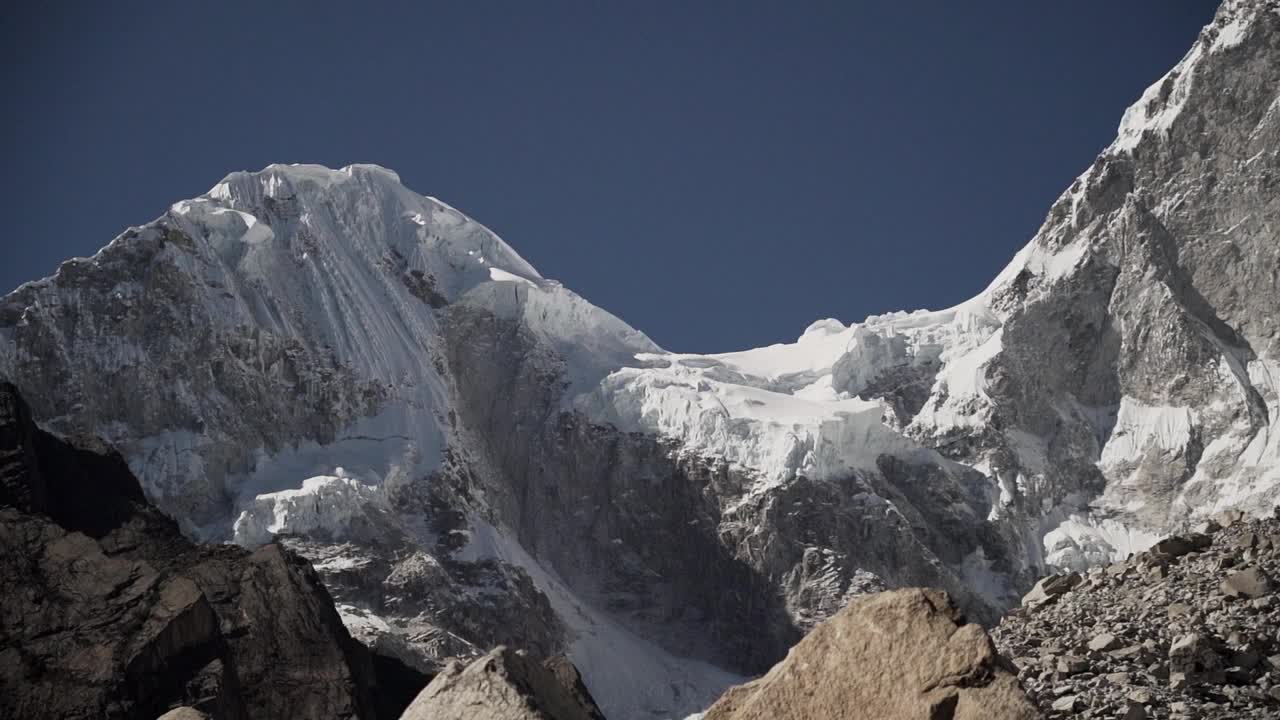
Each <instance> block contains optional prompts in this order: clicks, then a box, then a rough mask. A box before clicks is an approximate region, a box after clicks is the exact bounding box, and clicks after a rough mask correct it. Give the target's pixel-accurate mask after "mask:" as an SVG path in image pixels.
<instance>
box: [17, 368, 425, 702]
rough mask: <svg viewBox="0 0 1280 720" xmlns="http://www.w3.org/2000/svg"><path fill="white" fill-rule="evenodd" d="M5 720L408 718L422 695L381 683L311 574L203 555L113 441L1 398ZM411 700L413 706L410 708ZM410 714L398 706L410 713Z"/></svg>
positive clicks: (394, 677) (271, 556) (236, 556)
mask: <svg viewBox="0 0 1280 720" xmlns="http://www.w3.org/2000/svg"><path fill="white" fill-rule="evenodd" d="M0 558H3V560H0V564H3V572H4V576H5V578H6V582H7V586H6V589H5V591H4V594H3V599H2V601H0V647H3V648H4V650H3V652H0V714H3V715H4V716H5V717H22V718H86V719H87V718H117V717H118V718H126V717H128V718H133V717H156V716H159V715H160V714H161V713H163V712H164V711H165V710H167V709H169V708H170V707H172V706H176V705H186V706H195V707H198V708H200V709H201V710H204V711H207V712H209V713H211V714H213V715H215V716H216V717H219V718H232V719H234V718H249V717H281V718H283V717H299V718H317V719H318V718H336V717H356V716H357V715H358V716H360V717H367V718H377V717H388V718H394V717H398V716H399V713H400V711H401V710H402V709H403V708H404V707H405V705H407V704H408V701H409V700H410V699H412V697H413V694H414V693H416V691H417V689H418V687H420V686H421V684H423V683H425V681H426V678H425V677H422V676H418V678H419V684H418V686H417V687H413V688H411V689H409V690H408V691H407V692H404V691H402V692H400V693H399V694H398V695H396V694H395V693H394V692H392V693H389V694H390V695H391V696H392V697H387V698H384V697H380V696H381V695H383V694H384V693H385V692H386V691H385V690H384V689H383V688H382V687H380V686H379V679H381V680H383V681H384V682H385V684H387V685H389V686H393V685H394V684H395V682H397V681H401V680H402V679H404V678H410V677H413V676H414V675H415V673H413V672H412V671H410V670H409V669H408V668H405V667H403V666H401V665H392V666H388V665H386V664H385V659H380V662H383V663H384V664H383V665H381V666H380V669H381V670H382V672H381V674H377V673H375V671H374V665H373V662H372V660H371V657H370V653H369V652H368V651H367V650H365V649H364V648H363V647H362V646H360V645H359V644H358V643H356V642H355V641H354V640H352V639H351V637H350V635H348V634H347V632H346V630H345V629H344V628H343V626H342V622H341V620H340V619H339V617H338V614H337V613H336V612H335V611H334V609H333V604H332V601H331V600H330V599H329V596H328V594H327V593H326V592H325V590H324V588H323V587H322V586H321V584H320V581H319V578H318V577H317V576H316V574H315V572H314V571H313V570H312V569H311V567H310V565H309V564H307V563H306V561H304V560H302V559H300V558H298V557H297V556H295V555H293V554H291V553H289V552H287V551H284V550H283V549H281V548H280V547H279V546H277V545H268V546H264V547H262V548H260V549H258V550H256V551H254V552H249V551H247V550H244V549H241V548H237V547H232V546H222V547H200V546H197V545H194V544H192V543H191V542H190V541H188V540H186V539H185V538H183V537H182V535H181V534H180V533H179V532H178V527H177V525H176V524H175V523H174V522H172V521H171V520H169V519H168V518H166V517H164V516H163V515H162V514H161V513H160V512H158V511H157V510H156V509H155V508H154V507H152V506H150V505H148V504H147V502H146V500H145V499H144V498H143V495H142V489H141V487H140V486H139V485H138V482H137V480H136V479H134V477H133V475H132V474H131V473H130V471H129V468H128V465H127V464H126V463H125V462H124V460H123V458H121V457H120V456H119V455H118V454H116V453H115V452H114V451H112V450H110V449H109V448H107V447H106V446H104V445H103V444H102V443H101V442H100V441H88V440H74V441H70V442H69V441H65V440H62V439H60V438H57V437H54V436H52V435H49V434H48V433H45V432H43V431H41V430H40V429H39V428H37V427H36V426H35V425H34V423H32V421H31V418H30V414H29V412H28V411H27V407H26V405H25V403H24V402H23V400H22V398H21V397H20V396H19V395H18V393H17V392H16V390H15V389H14V388H13V387H12V386H10V385H0ZM406 696H407V697H406ZM397 700H398V702H399V704H398V705H397V704H396V703H397Z"/></svg>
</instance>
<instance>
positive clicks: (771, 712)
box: [705, 589, 1037, 720]
mask: <svg viewBox="0 0 1280 720" xmlns="http://www.w3.org/2000/svg"><path fill="white" fill-rule="evenodd" d="M1036 716H1037V715H1036V712H1035V710H1034V708H1033V707H1032V706H1031V704H1030V703H1029V702H1028V700H1027V698H1026V696H1025V695H1024V694H1023V692H1022V689H1021V688H1020V687H1019V685H1018V681H1017V678H1016V677H1014V675H1013V674H1012V673H1011V672H1010V671H1009V669H1007V667H1006V665H1005V664H1004V663H1003V662H1002V661H1001V659H1000V657H999V656H998V655H997V654H996V650H995V647H994V646H993V645H992V643H991V639H990V638H989V637H987V633H986V631H984V630H983V629H982V628H981V627H979V626H978V625H973V624H966V623H965V620H964V618H963V616H962V615H961V614H960V611H959V610H957V609H956V607H955V606H954V605H953V604H952V603H951V599H950V598H949V597H948V596H947V594H946V593H944V592H942V591H940V590H922V589H907V590H894V591H890V592H883V593H878V594H875V595H868V596H866V597H863V598H860V599H858V600H855V601H853V602H852V603H850V604H849V605H848V606H846V607H845V608H844V609H843V610H841V611H840V612H839V613H837V614H836V615H835V616H833V617H832V618H831V619H830V620H828V621H827V622H825V623H823V624H822V625H819V626H818V627H817V628H816V629H814V630H813V632H811V633H809V635H808V636H806V637H805V638H804V639H803V640H801V641H800V643H799V644H797V645H796V646H795V647H794V648H792V649H791V652H790V653H788V654H787V657H786V659H785V660H783V661H782V662H780V663H778V664H777V665H775V666H774V668H773V669H772V670H770V671H769V673H768V674H766V675H765V676H764V677H762V678H760V679H758V680H755V681H752V682H749V683H747V684H745V685H739V686H737V687H734V688H731V689H730V690H729V691H727V692H726V693H725V694H724V695H723V696H722V697H721V698H720V699H719V700H718V701H717V702H716V703H715V705H713V706H712V707H711V709H710V710H708V711H707V712H706V715H705V720H817V719H820V718H842V719H843V718H848V719H849V720H858V719H859V718H867V720H872V719H875V720H915V719H917V718H918V719H919V720H953V719H954V720H962V719H966V718H973V719H975V720H976V719H977V718H983V719H984V720H1002V719H1005V718H1008V719H1010V720H1014V719H1022V718H1034V717H1036Z"/></svg>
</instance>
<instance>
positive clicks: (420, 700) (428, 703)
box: [401, 646, 604, 720]
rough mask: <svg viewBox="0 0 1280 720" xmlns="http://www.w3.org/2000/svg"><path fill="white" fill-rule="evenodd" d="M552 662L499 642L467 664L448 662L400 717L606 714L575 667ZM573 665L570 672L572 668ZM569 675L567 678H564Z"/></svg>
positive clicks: (451, 719) (588, 719) (592, 719)
mask: <svg viewBox="0 0 1280 720" xmlns="http://www.w3.org/2000/svg"><path fill="white" fill-rule="evenodd" d="M564 663H565V661H563V660H558V661H556V664H555V666H554V667H553V668H547V667H545V666H544V665H543V664H541V663H539V662H537V661H535V660H533V659H531V658H530V657H528V656H527V655H524V654H523V653H519V652H516V651H514V650H511V649H509V648H507V647H505V646H500V647H498V648H496V649H494V650H492V651H490V652H489V653H487V654H486V655H484V656H483V657H480V658H479V659H477V660H474V661H472V662H471V663H470V664H469V665H463V664H462V663H459V662H452V663H450V664H449V665H448V666H447V667H445V669H444V670H443V671H442V672H441V673H440V674H439V675H437V676H436V677H435V679H434V680H432V681H431V684H430V685H428V686H427V687H426V688H424V689H423V690H422V692H421V693H420V694H419V695H418V697H417V698H416V699H415V700H414V701H413V703H412V704H411V705H410V706H409V707H408V709H406V710H405V712H404V715H402V716H401V718H402V720H473V719H474V718H481V717H483V718H486V719H487V720H604V716H603V715H602V714H601V713H600V709H599V708H598V707H596V704H595V701H594V700H593V699H592V698H591V695H590V694H589V693H588V692H587V691H586V689H585V688H584V687H583V686H582V683H581V678H579V677H578V674H577V670H576V669H573V668H572V665H571V664H569V665H568V669H566V666H565V664H564ZM570 671H571V672H570ZM566 680H567V681H568V683H567V684H566V682H565V681H566Z"/></svg>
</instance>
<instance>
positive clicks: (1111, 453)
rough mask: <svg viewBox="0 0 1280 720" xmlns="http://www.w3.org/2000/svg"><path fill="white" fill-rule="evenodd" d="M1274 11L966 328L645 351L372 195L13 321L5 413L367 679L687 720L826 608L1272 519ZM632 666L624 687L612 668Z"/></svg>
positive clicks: (84, 277) (273, 213)
mask: <svg viewBox="0 0 1280 720" xmlns="http://www.w3.org/2000/svg"><path fill="white" fill-rule="evenodd" d="M1278 38H1280V12H1277V3H1275V2H1272V1H1270V0H1268V1H1267V2H1262V1H1256V0H1255V1H1254V2H1239V1H1236V0H1232V1H1230V2H1228V3H1226V4H1224V6H1223V8H1222V10H1221V11H1220V12H1219V14H1218V17H1217V18H1216V19H1215V21H1214V23H1213V24H1212V25H1211V26H1209V27H1207V28H1206V29H1205V31H1204V32H1203V33H1202V34H1201V37H1200V38H1199V39H1198V40H1197V42H1196V44H1195V46H1194V47H1193V48H1192V50H1191V51H1190V52H1189V53H1188V55H1187V57H1186V58H1185V59H1184V60H1183V61H1182V62H1181V63H1179V65H1178V66H1177V67H1176V68H1174V69H1173V70H1172V71H1171V72H1170V74H1169V75H1168V76H1166V77H1165V78H1163V79H1161V80H1160V81H1158V82H1157V83H1156V84H1155V85H1153V86H1152V89H1149V90H1148V91H1147V92H1146V93H1144V94H1143V95H1142V98H1141V99H1140V100H1139V101H1138V103H1137V104H1136V105H1135V106H1134V107H1133V108H1130V109H1129V111H1128V112H1127V113H1125V115H1124V120H1123V122H1122V125H1121V128H1120V131H1119V134H1118V138H1117V140H1116V142H1115V143H1114V144H1113V145H1112V146H1110V147H1109V148H1107V149H1106V150H1105V151H1104V152H1103V153H1102V154H1101V156H1100V157H1099V158H1098V159H1097V160H1096V161H1095V162H1094V164H1093V165H1092V166H1091V167H1090V168H1089V169H1088V170H1087V171H1086V172H1085V173H1084V174H1082V175H1081V176H1080V177H1079V178H1078V179H1077V180H1076V181H1075V182H1074V183H1073V184H1072V185H1071V187H1070V188H1069V189H1068V191H1067V192H1066V193H1064V194H1063V196H1062V197H1061V198H1060V199H1059V200H1058V201H1057V202H1056V203H1055V204H1054V206H1053V207H1052V208H1051V210H1050V212H1049V215H1048V217H1047V219H1046V221H1045V224H1044V225H1043V227H1042V228H1041V229H1040V231H1039V232H1038V233H1037V235H1036V236H1035V237H1034V238H1033V239H1032V240H1031V242H1030V243H1029V244H1028V245H1027V246H1026V247H1025V248H1024V249H1023V250H1022V251H1021V252H1020V253H1018V255H1017V256H1016V257H1015V258H1014V259H1013V261H1012V262H1011V263H1010V265H1009V266H1008V267H1007V268H1006V269H1005V270H1004V271H1003V272H1002V273H1000V274H999V276H998V277H997V278H996V279H995V280H994V281H993V282H992V283H991V284H990V285H989V286H988V287H987V288H986V289H985V290H984V291H983V292H982V293H980V294H979V295H978V296H977V297H975V298H973V299H971V300H969V301H967V302H964V303H961V304H960V305H958V306H956V307H954V308H950V309H946V310H940V311H917V312H911V313H892V314H888V315H882V316H877V317H871V318H867V319H866V320H864V321H862V322H859V323H853V324H850V325H845V324H844V323H842V322H840V321H837V320H821V321H818V322H816V323H814V324H813V325H811V326H810V327H809V328H808V329H806V330H805V331H804V332H803V333H802V334H801V335H800V337H799V338H798V339H797V341H796V342H794V343H788V344H781V345H774V346H771V347H767V348H758V349H751V350H745V351H741V352H730V353H723V354H716V355H691V354H682V353H674V352H668V351H666V350H664V349H662V348H659V347H657V346H656V345H655V344H654V343H653V342H651V341H650V340H649V339H648V338H646V337H645V336H644V335H643V334H642V333H639V332H637V331H636V330H634V329H632V328H630V327H629V326H627V325H626V323H625V322H623V321H622V320H620V319H618V318H616V317H614V316H612V315H610V314H609V313H607V312H605V311H604V310H601V309H600V308H597V307H595V306H593V305H591V304H590V303H589V302H588V301H587V300H585V299H583V298H581V297H579V296H577V295H576V294H574V293H573V292H572V291H571V290H569V289H567V288H565V287H563V286H561V285H560V284H559V283H558V282H556V281H554V280H549V279H546V278H543V277H542V276H541V275H539V274H538V272H537V271H536V270H535V269H534V268H533V267H531V266H530V265H529V264H528V263H527V262H525V261H524V260H523V259H522V258H520V256H519V255H518V254H517V253H516V252H515V251H514V250H512V249H511V247H509V246H508V245H507V244H505V243H504V242H503V241H502V240H501V239H499V238H498V237H497V236H495V235H494V234H493V233H492V232H490V231H489V230H487V229H485V228H484V227H483V226H481V225H479V224H478V223H476V222H475V221H473V220H471V219H470V218H467V217H466V216H465V215H463V214H462V213H461V212H459V211H457V210H456V209H454V208H451V207H449V206H447V205H445V204H443V203H441V202H439V201H437V200H434V199H432V198H427V197H422V196H420V195H417V194H416V193H414V192H412V191H410V190H408V189H406V188H405V187H404V186H403V185H402V184H401V183H400V182H399V178H398V177H396V176H395V174H394V173H392V172H391V171H388V170H385V169H383V168H379V167H376V166H367V165H357V166H351V167H348V168H343V169H340V170H330V169H327V168H321V167H317V166H297V165H289V166H284V165H273V166H269V167H267V168H265V169H263V170H261V171H259V172H255V173H235V174H233V175H231V176H228V177H227V178H226V179H225V180H223V181H222V182H220V183H218V184H217V185H216V186H214V188H213V189H212V190H211V191H210V192H209V193H207V194H205V195H203V196H201V197H199V198H194V199H191V200H185V201H182V202H178V203H176V204H175V205H173V206H172V207H171V208H170V209H169V211H168V212H166V213H165V215H163V216H162V217H161V218H159V219H157V220H156V221H154V222H152V223H149V224H147V225H145V226H142V227H138V228H132V229H130V230H129V231H127V232H126V233H124V234H123V235H121V236H120V237H119V238H117V239H116V240H115V241H113V242H112V243H111V244H110V245H108V246H107V247H106V248H104V249H103V250H102V251H101V252H100V253H99V254H98V255H96V256H95V257H93V258H90V259H77V260H72V261H69V262H67V263H65V264H64V265H63V266H61V267H60V268H59V270H58V272H57V273H56V274H55V275H54V276H53V277H51V278H48V279H45V280H41V281H37V282H34V283H29V284H27V285H24V286H22V287H21V288H18V289H17V290H16V291H14V292H13V293H11V294H10V295H8V296H7V297H5V298H4V299H3V300H2V301H0V375H3V376H5V377H8V378H11V379H12V380H13V381H14V382H15V383H16V384H18V385H19V387H20V388H21V389H22V390H23V392H24V394H25V395H26V396H27V397H28V398H30V400H31V401H32V404H33V407H34V411H35V413H36V414H37V416H38V417H39V418H40V420H41V421H42V422H44V423H45V424H46V425H47V426H50V427H52V428H53V429H55V430H59V431H63V432H77V431H89V432H95V433H98V434H100V435H103V436H105V437H106V438H108V439H109V440H111V441H112V442H114V443H116V444H117V445H118V446H119V447H120V448H121V449H122V451H123V452H124V453H125V454H126V456H127V458H128V459H129V461H130V464H131V465H132V467H133V469H134V470H135V472H136V473H137V474H138V476H139V477H140V478H141V479H142V480H143V482H144V483H145V485H146V489H147V492H148V493H149V495H150V496H151V497H152V498H153V499H154V500H155V501H156V502H157V504H159V505H160V506H161V507H162V508H163V509H165V510H166V511H167V512H169V513H171V514H173V515H174V516H175V517H177V518H178V519H179V520H180V521H181V522H182V524H183V526H184V528H185V529H186V530H187V531H189V532H191V533H193V534H196V535H198V536H200V537H203V538H206V539H211V540H213V539H234V540H235V541H237V542H241V543H245V544H256V543H259V542H262V541H264V540H266V539H267V538H269V537H272V536H277V537H280V536H287V537H288V538H289V541H290V542H291V543H293V544H294V546H295V547H296V548H297V549H299V550H300V551H302V552H304V553H306V554H308V555H309V556H310V557H312V558H313V560H314V561H315V562H316V564H317V568H318V569H319V570H320V572H321V573H322V574H323V575H324V577H325V579H326V582H327V583H328V585H329V587H330V589H331V591H332V592H333V593H334V595H335V597H336V598H337V599H338V600H339V601H340V602H341V603H342V604H343V607H344V612H345V614H346V617H348V618H350V619H351V620H350V621H351V622H352V623H353V624H358V625H359V626H360V633H361V636H362V637H364V638H365V639H366V640H369V641H371V642H379V643H382V642H387V643H390V644H392V645H394V646H395V647H396V648H397V652H401V651H402V652H404V653H406V654H408V655H413V656H414V657H416V658H417V660H418V661H421V662H423V663H429V662H431V661H434V660H438V659H439V658H441V657H444V656H447V655H453V654H467V653H473V652H476V651H477V650H478V649H483V648H485V647H486V646H488V645H492V644H495V643H498V642H510V643H517V644H521V645H524V646H527V647H531V648H534V649H536V650H538V651H542V652H555V651H562V650H563V651H568V652H569V653H570V654H571V655H572V656H573V657H574V658H575V659H577V660H579V664H580V665H582V666H583V667H582V669H583V672H584V675H585V677H586V678H587V682H588V684H589V685H590V686H591V688H592V690H593V691H594V692H595V693H596V696H597V698H598V699H599V700H600V701H601V704H602V706H603V707H604V708H605V709H606V711H607V712H608V714H609V717H611V718H627V717H654V716H658V717H663V716H677V715H680V714H682V713H685V712H688V711H691V710H695V709H697V708H699V707H700V706H701V705H702V704H703V702H704V700H705V699H706V698H709V697H713V696H714V694H715V693H716V692H718V690H719V689H720V688H721V687H722V686H723V685H725V684H728V683H730V682H733V681H734V680H735V678H737V677H739V676H741V675H747V674H751V673H753V672H758V671H759V670H761V669H764V668H767V667H769V666H770V665H772V664H773V663H774V662H775V661H776V660H777V659H778V658H779V657H780V656H781V654H782V653H784V652H785V650H786V648H787V647H788V646H789V645H790V644H791V643H792V642H794V640H795V639H796V638H797V637H798V635H799V633H801V632H803V631H805V630H806V629H808V628H809V627H811V626H812V624H813V623H815V622H817V621H819V620H821V619H822V618H824V617H826V616H828V615H830V614H831V613H832V612H834V611H835V610H836V609H838V608H839V607H840V605H841V604H842V603H844V602H845V601H846V600H847V599H848V598H849V597H851V596H852V595H855V594H857V593H859V592H864V591H866V590H868V589H873V588H877V587H882V586H883V585H885V584H888V585H906V584H929V585H939V586H942V587H945V588H946V589H948V590H949V591H951V592H952V593H954V594H955V595H956V597H958V598H959V599H960V601H961V602H962V603H964V604H966V605H967V606H968V607H969V608H970V609H971V610H973V611H974V612H976V613H977V614H978V615H979V616H980V617H983V616H985V617H988V618H990V617H993V615H994V613H995V612H996V611H998V610H999V609H1001V608H1003V607H1004V606H1006V605H1007V604H1008V603H1010V602H1011V601H1012V600H1014V599H1016V597H1017V595H1018V591H1019V590H1020V589H1022V587H1023V586H1024V585H1025V584H1026V582H1027V581H1028V579H1029V578H1031V577H1033V576H1035V575H1036V574H1038V573H1040V572H1041V571H1042V570H1043V568H1044V566H1045V565H1046V564H1054V565H1066V566H1070V565H1078V564H1083V563H1088V562H1101V561H1104V560H1107V559H1109V558H1112V557H1115V556H1117V555H1124V554H1127V553H1129V552H1132V551H1135V550H1140V549H1142V548H1143V547H1145V545H1147V544H1149V543H1150V542H1151V540H1152V539H1153V538H1154V537H1156V536H1158V535H1159V534H1161V533H1163V532H1166V531H1168V530H1169V529H1171V528H1175V527H1178V526H1180V525H1183V524H1186V523H1188V522H1190V521H1191V520H1192V519H1194V518H1195V517H1197V516H1199V515H1201V514H1204V513H1208V512H1212V511H1214V510H1217V509H1220V508H1223V507H1240V508H1244V509H1247V510H1251V511H1269V510H1270V508H1272V507H1273V506H1275V504H1276V502H1277V497H1278V495H1280V474H1278V473H1280V428H1277V418H1278V417H1280V399H1278V397H1280V396H1278V393H1277V385H1276V382H1277V378H1280V289H1278V288H1280V244H1278V243H1276V242H1275V238H1276V228H1277V221H1278V219H1280V205H1278V203H1280V200H1278V199H1277V198H1280V194H1278V193H1276V192H1275V187H1276V183H1277V182H1278V180H1277V178H1280V158H1278V157H1277V150H1276V148H1277V147H1280V110H1278V108H1280V47H1278V45H1280V41H1278ZM620 656H625V657H626V658H627V665H628V667H630V668H632V671H631V672H630V673H629V674H628V675H627V677H626V681H625V682H621V681H619V676H618V673H617V669H616V668H610V667H602V666H601V665H602V663H604V662H605V659H607V658H617V657H620Z"/></svg>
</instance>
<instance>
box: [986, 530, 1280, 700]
mask: <svg viewBox="0 0 1280 720" xmlns="http://www.w3.org/2000/svg"><path fill="white" fill-rule="evenodd" d="M1220 525H1227V526H1226V527H1225V528H1223V527H1219V526H1220ZM1200 529H1201V530H1204V531H1205V532H1204V533H1194V534H1188V535H1184V536H1174V537H1170V538H1166V539H1164V540H1162V541H1161V542H1159V543H1157V544H1156V545H1155V546H1154V547H1153V548H1152V549H1151V550H1150V551H1147V552H1144V553H1139V554H1137V555H1134V556H1133V557H1131V558H1128V559H1126V560H1123V561H1120V562H1117V563H1113V564H1111V565H1108V566H1106V567H1105V568H1104V567H1097V568H1094V569H1092V570H1090V571H1089V573H1088V574H1087V575H1086V576H1085V577H1084V579H1083V581H1082V582H1079V583H1077V584H1075V585H1073V586H1071V587H1070V588H1069V589H1066V590H1065V591H1063V592H1062V593H1060V594H1058V595H1056V596H1054V601H1053V602H1052V603H1049V604H1032V605H1028V606H1027V607H1023V608H1020V609H1018V610H1015V611H1013V612H1012V613H1010V614H1009V615H1008V616H1007V617H1005V618H1004V619H1003V620H1002V621H1001V623H1000V625H999V626H998V627H996V628H995V629H994V630H993V631H992V635H993V637H994V638H995V642H996V646H997V647H999V648H1000V650H1001V651H1002V652H1003V653H1004V654H1005V655H1006V656H1008V657H1010V658H1012V659H1013V662H1014V663H1015V664H1016V665H1017V668H1018V675H1019V677H1020V678H1021V680H1022V682H1023V684H1024V685H1025V686H1026V688H1027V690H1028V693H1029V694H1030V696H1031V698H1032V699H1033V700H1034V701H1035V702H1036V703H1037V705H1038V706H1039V707H1040V709H1041V710H1043V711H1044V712H1045V713H1047V714H1048V715H1049V716H1051V717H1063V718H1067V717H1094V718H1110V717H1122V718H1126V719H1127V720H1144V719H1145V718H1161V719H1162V720H1163V719H1168V720H1192V719H1193V718H1194V719H1196V720H1201V719H1203V720H1226V719H1227V718H1280V594H1277V592H1276V586H1275V585H1274V583H1273V580H1274V579H1275V578H1280V517H1277V518H1271V519H1266V520H1243V519H1240V517H1239V515H1238V514H1237V515H1234V516H1232V515H1228V516H1224V517H1222V519H1221V522H1220V521H1218V520H1213V521H1211V522H1209V523H1207V524H1205V525H1202V526H1201V528H1200Z"/></svg>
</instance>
